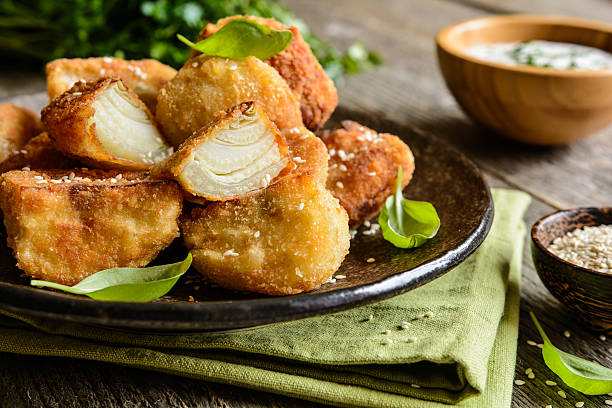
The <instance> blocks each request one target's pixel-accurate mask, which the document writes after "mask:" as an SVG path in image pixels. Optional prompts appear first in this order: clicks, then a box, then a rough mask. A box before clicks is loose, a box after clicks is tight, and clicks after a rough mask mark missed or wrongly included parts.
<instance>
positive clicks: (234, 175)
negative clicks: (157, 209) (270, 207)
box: [151, 102, 294, 202]
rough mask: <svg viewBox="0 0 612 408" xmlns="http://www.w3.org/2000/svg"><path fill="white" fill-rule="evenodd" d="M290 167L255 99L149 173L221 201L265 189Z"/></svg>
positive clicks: (230, 112) (284, 149)
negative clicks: (169, 179)
mask: <svg viewBox="0 0 612 408" xmlns="http://www.w3.org/2000/svg"><path fill="white" fill-rule="evenodd" d="M293 166H294V165H293V163H292V162H291V161H290V157H289V150H288V148H287V143H286V142H285V138H284V137H283V135H281V133H280V132H279V131H278V129H277V127H276V125H274V123H272V122H271V121H270V120H269V119H268V118H267V116H266V114H265V112H264V111H263V108H262V107H261V105H259V104H258V103H257V102H245V103H243V104H240V105H238V106H235V107H233V108H231V109H229V110H228V111H227V112H223V113H222V114H220V115H219V116H218V117H217V119H216V120H215V121H214V122H212V123H210V124H209V125H208V126H206V127H204V128H202V129H200V130H198V131H196V132H195V133H194V134H193V135H191V136H190V137H189V138H188V139H187V140H186V141H185V142H184V143H183V144H181V146H180V147H179V149H178V150H177V152H176V153H174V154H173V155H172V156H170V157H169V158H168V159H166V160H165V161H163V162H162V163H160V164H158V165H157V166H154V167H153V168H152V169H151V175H152V176H156V177H161V178H171V179H174V180H176V181H178V183H179V184H180V185H181V187H182V188H183V189H184V190H185V191H186V192H187V193H188V194H189V195H188V196H187V198H189V197H193V198H196V200H195V201H196V202H197V201H198V200H197V198H203V199H205V200H210V201H220V200H229V199H232V198H235V197H237V196H240V195H242V194H246V193H248V192H250V191H254V190H257V189H260V188H264V187H266V186H268V185H269V184H272V183H274V182H275V181H276V180H277V179H278V178H279V177H282V175H283V174H284V173H286V172H288V171H289V170H291V168H292V167H293ZM192 201H194V200H192Z"/></svg>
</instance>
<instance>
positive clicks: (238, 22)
mask: <svg viewBox="0 0 612 408" xmlns="http://www.w3.org/2000/svg"><path fill="white" fill-rule="evenodd" d="M177 37H178V39H179V40H181V41H182V42H184V43H185V44H187V45H188V46H190V47H191V48H193V49H194V50H197V51H200V52H201V53H203V54H206V55H212V56H216V57H225V58H231V59H236V60H243V59H245V58H246V57H248V56H250V55H252V56H254V57H257V58H259V59H261V60H265V59H267V58H270V57H271V56H273V55H276V54H278V53H279V52H281V51H283V50H285V49H286V48H287V47H289V44H291V40H292V39H293V33H292V32H291V31H289V30H280V31H275V30H272V29H270V28H268V27H266V26H263V25H261V24H259V23H256V22H255V21H253V20H249V19H246V18H236V19H234V20H231V21H230V22H229V23H227V24H226V25H224V26H223V27H221V29H220V30H219V31H217V32H216V33H214V34H213V35H211V36H210V37H208V38H205V39H203V40H201V41H198V42H197V43H196V44H194V43H192V42H191V41H189V40H188V39H187V38H185V37H183V36H182V35H180V34H178V35H177Z"/></svg>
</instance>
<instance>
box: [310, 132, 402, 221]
mask: <svg viewBox="0 0 612 408" xmlns="http://www.w3.org/2000/svg"><path fill="white" fill-rule="evenodd" d="M319 136H320V137H321V139H322V140H323V142H324V143H325V145H326V146H327V148H328V150H329V156H330V160H329V177H328V179H327V188H328V189H329V190H330V191H331V192H332V194H333V195H334V197H336V198H338V200H340V204H342V206H343V207H344V208H345V209H346V211H347V212H348V215H349V219H350V223H351V225H352V226H353V225H358V224H361V223H362V222H364V221H365V220H368V219H370V218H371V217H373V216H375V215H376V214H378V213H379V212H380V210H381V209H382V206H383V205H384V203H385V199H386V198H387V197H388V196H390V195H391V194H393V192H394V191H395V181H396V178H397V169H398V166H402V169H403V178H402V187H405V186H406V185H408V183H409V182H410V179H411V178H412V173H413V171H414V157H413V155H412V152H411V151H410V148H409V147H408V146H406V144H405V143H404V142H402V141H401V139H400V138H399V137H397V136H394V135H391V134H388V133H377V132H376V131H374V130H372V129H369V128H367V127H365V126H362V125H360V124H359V123H357V122H353V121H350V120H345V121H343V122H342V129H336V130H333V131H329V130H325V131H322V132H320V134H319Z"/></svg>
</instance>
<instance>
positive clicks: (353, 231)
mask: <svg viewBox="0 0 612 408" xmlns="http://www.w3.org/2000/svg"><path fill="white" fill-rule="evenodd" d="M349 235H350V236H351V239H353V238H355V236H356V235H357V230H354V229H352V230H349Z"/></svg>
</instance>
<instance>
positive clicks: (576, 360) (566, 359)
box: [529, 312, 612, 395]
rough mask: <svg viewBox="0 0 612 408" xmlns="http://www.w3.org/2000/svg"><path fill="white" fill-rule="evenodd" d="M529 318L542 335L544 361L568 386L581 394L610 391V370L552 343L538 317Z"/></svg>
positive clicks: (611, 380)
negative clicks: (560, 348)
mask: <svg viewBox="0 0 612 408" xmlns="http://www.w3.org/2000/svg"><path fill="white" fill-rule="evenodd" d="M529 314H530V315H531V318H532V319H533V322H534V323H535V325H536V328H537V329H538V332H540V336H542V340H543V341H544V347H543V348H542V357H544V362H545V363H546V365H547V366H548V368H550V369H551V370H552V372H553V373H555V374H557V375H558V376H559V378H561V380H563V382H564V383H565V384H566V385H567V386H568V387H571V388H573V389H575V390H577V391H580V392H581V393H583V394H587V395H603V394H607V393H609V392H612V370H611V369H609V368H607V367H604V366H602V365H599V364H597V363H594V362H592V361H589V360H585V359H582V358H580V357H576V356H574V355H572V354H569V353H566V352H564V351H561V350H559V349H558V348H556V347H555V346H553V345H552V343H551V342H550V340H549V338H548V336H547V335H546V333H544V329H542V326H540V323H539V322H538V319H536V317H535V315H534V314H533V313H532V312H530V313H529Z"/></svg>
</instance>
